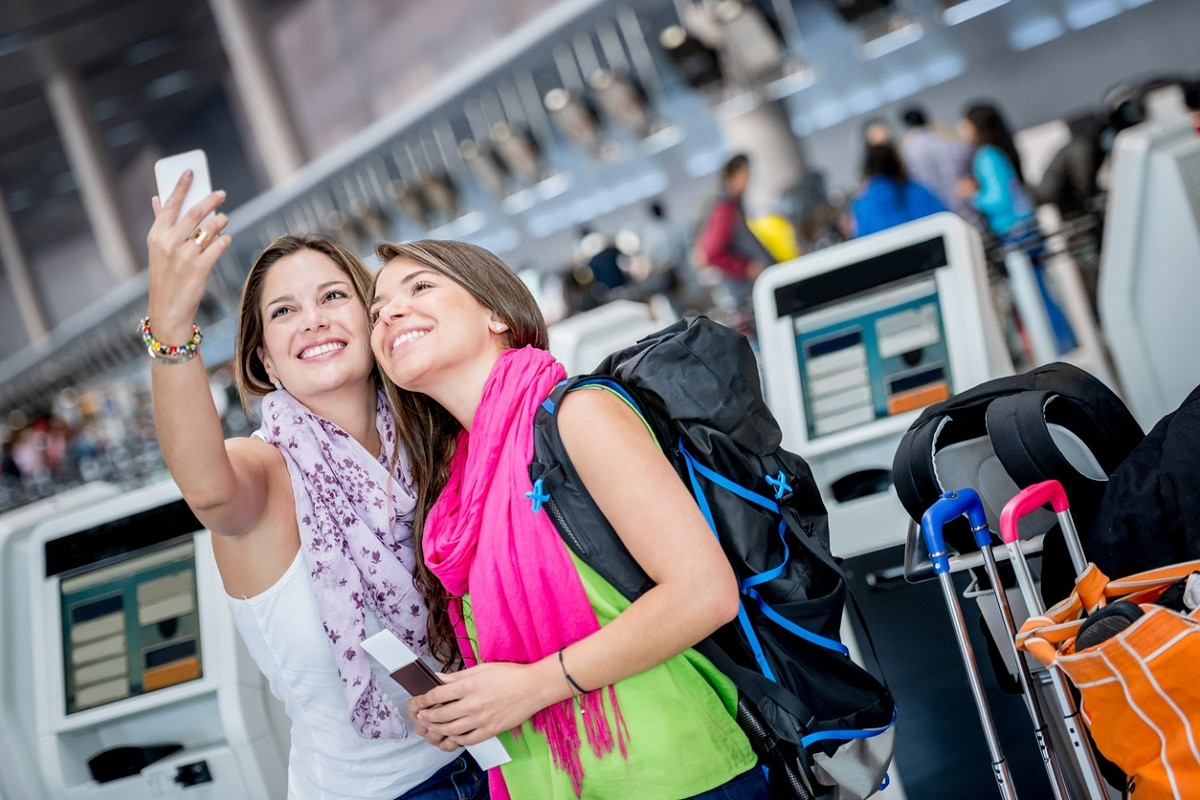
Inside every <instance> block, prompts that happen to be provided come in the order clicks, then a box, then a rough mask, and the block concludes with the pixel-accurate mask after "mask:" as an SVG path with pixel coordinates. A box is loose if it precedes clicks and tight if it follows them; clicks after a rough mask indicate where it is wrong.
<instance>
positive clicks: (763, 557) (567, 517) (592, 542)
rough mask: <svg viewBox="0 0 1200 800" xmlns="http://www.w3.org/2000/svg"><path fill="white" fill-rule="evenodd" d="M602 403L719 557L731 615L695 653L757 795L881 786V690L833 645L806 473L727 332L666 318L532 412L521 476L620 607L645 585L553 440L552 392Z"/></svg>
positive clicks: (888, 741) (835, 616) (885, 752)
mask: <svg viewBox="0 0 1200 800" xmlns="http://www.w3.org/2000/svg"><path fill="white" fill-rule="evenodd" d="M587 385H599V386H601V387H603V388H604V389H607V390H609V391H613V392H616V393H618V394H620V395H621V396H622V397H624V398H625V399H626V401H627V402H629V403H630V404H631V405H632V406H633V408H635V409H636V410H637V411H638V413H640V414H641V415H642V417H643V419H644V420H645V421H646V423H647V424H648V425H649V427H650V428H651V429H652V430H653V432H654V434H655V436H656V438H657V440H658V442H659V444H660V445H661V446H662V447H663V450H664V452H665V454H666V455H667V457H668V458H669V459H670V460H671V462H672V464H674V466H675V468H676V470H677V472H678V473H679V476H680V478H681V480H683V481H684V482H685V484H686V485H688V486H689V487H690V488H691V490H692V494H693V496H694V497H695V498H696V500H697V502H698V503H699V505H700V507H701V510H702V511H703V512H704V514H705V516H706V517H707V519H708V521H709V524H710V526H711V527H712V528H713V531H714V533H715V534H716V536H717V538H718V539H719V540H720V542H721V544H722V546H723V547H724V549H725V553H726V555H727V556H728V557H729V561H730V563H731V564H732V566H733V568H734V571H735V572H736V574H737V578H738V581H739V584H740V589H741V595H742V604H741V610H740V612H739V615H738V619H737V620H736V621H734V622H731V623H729V624H728V625H726V626H724V627H722V628H721V629H720V630H719V631H717V632H716V633H714V634H713V635H712V636H710V637H709V638H708V639H706V640H705V641H703V642H701V643H700V644H699V645H697V647H696V649H697V650H698V651H699V652H700V653H702V654H704V655H705V656H706V657H708V658H709V659H710V660H711V661H712V662H713V664H714V665H715V666H716V667H717V668H718V669H720V670H721V671H722V672H723V673H725V674H726V675H727V676H728V677H729V678H730V679H732V680H733V682H734V683H735V684H736V686H737V687H738V691H739V702H738V713H737V718H738V722H739V724H740V725H741V727H742V729H743V730H744V731H745V732H746V733H747V736H748V738H749V739H750V742H751V744H752V745H753V746H754V748H755V752H756V753H757V754H758V755H759V757H760V759H761V761H762V763H763V764H764V765H765V766H767V767H768V776H769V780H770V782H771V786H772V795H771V796H772V797H780V798H786V797H794V798H814V797H829V798H837V800H855V799H856V798H864V797H867V796H869V795H870V794H872V793H874V792H875V791H876V790H877V789H878V788H879V787H880V785H881V783H883V782H885V780H886V773H887V768H888V765H889V764H890V762H891V757H892V750H893V738H894V722H895V705H894V702H893V700H892V697H891V694H890V692H889V691H888V690H887V688H886V687H885V686H884V685H883V684H881V683H880V682H879V681H878V680H877V679H876V678H875V677H874V676H873V675H871V673H869V672H868V671H866V670H865V669H863V668H862V667H860V666H858V665H857V664H855V663H854V662H853V661H852V660H851V659H850V657H849V655H848V651H847V649H846V647H845V646H844V645H843V644H842V643H841V641H840V625H841V617H842V609H843V606H844V603H845V593H846V585H845V579H844V576H843V573H842V570H841V568H840V566H839V565H838V563H837V562H836V561H835V560H834V559H833V557H832V556H831V555H830V553H829V548H828V521H827V517H826V513H825V506H824V503H823V502H822V500H821V496H820V494H819V492H818V489H817V486H816V484H815V483H814V481H813V478H812V473H811V472H810V470H809V468H808V465H807V464H806V463H805V462H804V460H803V459H801V458H800V457H799V456H796V455H794V454H792V453H789V452H787V451H785V450H782V449H781V448H780V446H779V445H780V440H781V434H780V431H779V426H778V424H777V423H776V421H775V418H774V417H773V416H772V415H771V412H770V411H769V410H768V409H767V407H766V404H765V402H764V401H763V397H762V389H761V385H760V382H759V376H758V366H757V361H756V359H755V357H754V354H753V352H752V351H751V349H750V345H749V342H748V341H747V340H746V338H745V337H744V336H742V335H741V334H740V333H738V332H736V331H734V330H732V329H729V328H726V327H724V326H722V325H719V324H717V323H715V322H713V321H711V320H709V319H706V318H704V317H699V318H695V319H690V320H685V321H682V322H679V323H676V324H674V325H672V326H670V327H668V328H666V329H664V330H662V331H660V332H658V333H655V334H651V335H650V336H647V337H645V338H644V339H642V340H640V341H639V342H638V343H637V344H635V345H633V346H631V347H629V348H626V349H624V350H621V351H619V352H617V353H614V354H612V355H611V356H609V357H608V358H606V359H605V360H604V361H603V362H602V363H601V364H600V366H599V367H598V368H597V369H596V370H595V371H594V372H593V373H591V374H589V375H584V376H578V377H574V378H571V379H569V380H567V381H564V382H563V383H560V384H559V385H558V386H557V387H556V388H555V389H554V391H553V392H552V393H551V395H550V397H549V398H547V399H546V400H545V401H544V402H543V403H542V407H541V408H540V409H539V410H538V413H537V415H536V419H535V423H534V424H535V436H534V459H533V463H531V464H530V467H529V473H530V478H531V480H533V482H534V490H535V491H534V494H535V495H548V496H549V500H548V501H545V504H544V508H545V510H546V511H547V513H549V514H550V516H551V518H552V519H553V520H554V523H555V526H556V527H557V529H558V530H559V532H560V533H561V534H562V536H563V539H564V541H565V542H566V544H567V545H568V546H569V547H570V548H571V550H572V551H573V552H574V553H575V554H576V555H577V556H578V557H579V558H580V559H582V560H583V561H584V562H585V563H587V564H588V565H589V566H591V567H592V568H593V569H595V570H596V571H597V572H598V573H599V574H600V575H601V576H602V577H604V578H605V580H607V581H609V582H610V583H611V584H612V585H613V587H615V588H616V589H617V590H618V591H620V592H621V593H622V594H623V595H624V596H625V597H627V598H628V599H630V600H633V599H635V598H637V597H638V596H640V595H641V594H642V593H644V592H645V591H646V590H647V589H649V588H650V587H651V586H652V582H651V580H650V579H649V578H648V577H647V576H646V574H645V572H643V571H642V569H641V568H640V567H639V566H638V564H637V563H636V562H635V561H634V559H633V558H632V557H631V556H630V555H629V553H628V551H626V549H625V547H624V545H623V544H622V543H621V541H620V539H619V538H618V537H617V534H616V532H615V531H613V529H612V527H611V526H610V525H609V523H608V521H607V519H606V518H605V517H604V515H603V514H602V513H601V512H600V510H599V509H598V508H597V507H596V505H595V503H594V502H593V500H592V499H591V497H590V496H589V495H588V494H587V491H586V489H585V488H584V487H583V483H582V482H581V481H580V480H579V477H578V475H577V474H576V472H575V470H574V467H573V466H572V464H571V461H570V459H569V458H568V457H567V454H566V451H565V450H564V448H563V445H562V440H561V438H560V437H559V431H558V424H557V417H556V414H555V412H556V410H557V408H558V404H559V403H560V402H561V400H562V398H563V397H564V396H565V395H566V393H567V392H570V391H572V390H573V389H575V388H578V387H580V386H587Z"/></svg>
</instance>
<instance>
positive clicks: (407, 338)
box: [392, 331, 429, 350]
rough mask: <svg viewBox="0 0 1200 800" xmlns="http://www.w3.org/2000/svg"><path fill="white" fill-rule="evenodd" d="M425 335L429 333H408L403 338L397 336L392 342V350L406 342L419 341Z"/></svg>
mask: <svg viewBox="0 0 1200 800" xmlns="http://www.w3.org/2000/svg"><path fill="white" fill-rule="evenodd" d="M426 333H429V331H409V332H408V333H406V334H404V335H403V336H397V337H396V338H395V339H393V340H392V349H393V350H395V349H396V348H397V347H399V346H400V345H402V344H405V343H406V342H411V341H413V340H414V339H420V338H421V337H422V336H424V335H425V334H426Z"/></svg>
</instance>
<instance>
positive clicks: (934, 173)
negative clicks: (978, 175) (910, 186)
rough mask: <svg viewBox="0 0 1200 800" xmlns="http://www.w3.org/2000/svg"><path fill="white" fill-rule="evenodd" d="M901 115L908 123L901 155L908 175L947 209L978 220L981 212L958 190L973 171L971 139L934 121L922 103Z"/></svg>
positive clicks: (901, 145)
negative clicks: (959, 135) (931, 120)
mask: <svg viewBox="0 0 1200 800" xmlns="http://www.w3.org/2000/svg"><path fill="white" fill-rule="evenodd" d="M900 119H901V120H902V121H903V122H904V125H905V127H906V130H905V133H904V137H903V138H902V139H901V140H900V158H901V159H902V160H903V162H904V170H905V172H907V173H908V177H909V178H911V179H912V180H914V181H916V182H917V183H919V184H921V185H922V186H924V187H925V188H926V189H928V190H929V191H931V192H933V194H934V195H935V196H936V197H937V199H938V200H940V201H941V202H942V205H944V206H945V207H946V208H947V209H949V210H950V211H953V212H955V213H956V214H958V215H960V216H962V217H963V218H965V219H967V220H969V221H971V222H974V223H976V224H978V214H976V213H974V211H973V209H972V208H971V206H970V205H969V204H968V203H967V201H966V200H965V199H964V198H963V197H962V196H961V195H960V194H959V191H958V185H959V182H960V181H962V179H963V178H964V177H966V176H968V175H970V174H971V155H972V149H973V148H972V147H971V144H970V142H966V141H964V140H963V139H961V138H959V137H958V136H956V135H955V134H954V132H953V131H950V130H946V129H944V128H942V127H940V126H938V125H935V124H933V123H931V122H930V121H929V116H928V115H927V114H926V113H925V110H924V109H923V108H921V107H920V106H909V107H908V108H907V109H905V110H904V112H903V113H902V114H901V115H900Z"/></svg>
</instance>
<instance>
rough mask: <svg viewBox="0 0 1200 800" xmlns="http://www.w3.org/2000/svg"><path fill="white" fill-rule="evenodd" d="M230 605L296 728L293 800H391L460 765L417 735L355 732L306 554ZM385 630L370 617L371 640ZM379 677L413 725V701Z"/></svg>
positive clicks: (291, 785)
mask: <svg viewBox="0 0 1200 800" xmlns="http://www.w3.org/2000/svg"><path fill="white" fill-rule="evenodd" d="M226 598H227V599H228V601H229V608H230V611H231V612H232V614H233V621H234V623H235V624H236V625H237V628H238V631H239V632H240V633H241V635H242V639H243V640H245V642H246V647H247V649H248V650H249V651H250V655H251V657H253V658H254V661H255V662H256V663H257V664H258V668H259V669H260V670H262V672H263V674H264V675H265V676H266V677H267V680H268V681H269V682H270V685H271V693H272V694H274V695H275V696H276V697H278V698H279V699H280V700H281V701H283V704H284V708H285V709H286V710H287V715H288V717H289V718H290V719H291V721H292V736H291V738H292V745H291V752H290V754H289V756H288V795H287V796H288V800H392V798H395V797H399V796H400V795H402V794H404V792H406V791H408V790H409V789H411V788H413V787H414V786H417V785H418V784H420V783H421V782H422V781H424V780H425V779H427V778H428V777H429V776H431V775H432V774H433V773H435V772H437V771H438V770H439V769H441V768H442V767H443V766H445V765H446V764H448V763H450V762H451V761H453V760H454V759H455V758H457V756H458V754H457V753H445V752H443V751H441V750H439V749H437V748H436V747H434V746H433V745H431V744H429V743H428V742H426V741H425V740H424V739H422V738H421V737H420V736H418V735H417V734H415V733H410V734H409V735H408V737H407V738H405V739H363V738H361V737H360V736H359V735H358V734H357V733H356V732H355V730H354V728H353V727H351V725H350V712H349V709H348V708H347V705H346V697H345V694H344V692H343V689H342V681H341V678H340V677H339V676H338V672H337V667H336V666H335V665H334V662H333V654H332V653H331V652H330V650H329V640H328V639H327V638H326V636H325V631H324V628H323V627H322V625H321V618H320V615H319V614H318V613H317V599H316V596H315V595H314V594H313V589H312V583H311V582H310V580H309V575H308V566H307V562H305V560H304V550H303V548H301V549H300V551H299V552H297V553H296V559H295V561H293V562H292V565H291V566H290V567H288V570H287V572H285V573H284V575H283V577H282V578H280V579H279V580H278V581H277V582H276V583H275V585H274V586H272V587H271V588H270V589H267V590H266V591H265V592H263V593H262V594H259V595H256V596H254V597H251V598H249V599H238V598H235V597H229V596H228V595H226ZM379 630H380V625H379V621H378V619H377V618H376V616H375V615H374V613H373V612H371V611H370V609H368V610H367V619H366V635H367V636H370V635H372V634H374V633H377V632H378V631H379ZM366 657H367V656H366V654H365V653H364V654H363V658H366ZM372 669H373V671H374V674H375V679H376V680H377V681H379V686H380V687H381V688H382V689H383V691H384V692H386V693H387V694H388V695H389V696H390V697H391V698H392V701H393V702H394V703H395V704H396V707H397V708H398V709H399V710H400V712H401V713H402V714H404V715H405V718H406V719H407V712H406V711H405V709H406V707H407V704H408V694H407V693H405V691H404V690H403V689H401V688H400V686H399V684H397V683H396V682H395V681H394V680H392V679H391V677H390V676H389V675H388V674H387V673H386V672H385V671H384V670H383V668H382V667H380V666H379V665H378V664H376V663H374V662H372Z"/></svg>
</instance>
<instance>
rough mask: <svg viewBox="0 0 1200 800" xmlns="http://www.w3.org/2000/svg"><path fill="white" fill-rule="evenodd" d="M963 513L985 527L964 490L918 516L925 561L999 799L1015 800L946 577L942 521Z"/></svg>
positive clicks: (975, 498)
mask: <svg viewBox="0 0 1200 800" xmlns="http://www.w3.org/2000/svg"><path fill="white" fill-rule="evenodd" d="M963 514H967V518H968V519H969V520H971V522H972V525H974V524H975V521H976V520H977V519H982V520H983V524H984V526H985V527H986V525H987V518H986V516H985V515H984V513H983V503H982V502H981V501H980V500H979V495H977V494H976V493H975V492H974V491H972V490H970V489H966V490H964V491H963V492H958V493H955V492H948V493H946V494H944V495H942V497H941V498H940V499H939V500H938V501H937V502H936V503H934V504H933V505H932V506H930V507H929V509H928V510H926V511H925V513H924V514H923V515H922V516H921V535H922V536H923V537H924V538H925V549H926V550H928V551H929V559H930V561H932V562H933V570H934V572H935V573H936V574H937V577H938V583H939V584H940V585H941V587H942V594H943V596H944V597H945V599H946V610H947V611H948V612H949V613H950V622H951V624H952V625H953V626H954V637H955V638H956V639H957V640H958V647H959V651H960V652H961V653H962V659H963V666H964V667H965V668H966V672H967V682H968V683H969V684H970V687H971V694H972V696H973V697H974V699H975V708H976V710H977V711H978V712H979V723H980V725H981V726H982V727H983V735H984V739H985V740H986V742H987V747H988V752H989V753H990V754H991V757H992V775H993V777H994V778H995V779H996V787H997V788H998V789H999V790H1000V796H1001V797H1003V798H1005V800H1016V798H1017V793H1016V789H1015V788H1014V787H1013V782H1012V776H1011V775H1010V774H1009V771H1008V764H1007V763H1006V762H1005V760H1004V752H1003V751H1002V750H1001V749H1000V737H999V736H998V735H997V734H996V725H995V723H994V722H993V721H992V713H991V710H990V709H989V708H988V704H987V697H986V695H985V694H984V690H983V681H982V680H981V679H980V677H979V667H978V665H977V663H976V661H975V653H974V651H973V649H972V647H971V640H970V636H969V634H968V632H967V625H966V621H965V620H964V619H963V614H962V607H961V606H960V605H959V603H958V592H957V590H956V589H955V588H954V580H953V579H952V578H951V575H950V560H949V556H948V555H947V553H946V539H945V537H944V535H943V533H942V528H943V527H944V526H945V524H946V522H948V521H950V520H952V519H954V518H955V517H959V516H961V515H963Z"/></svg>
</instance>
